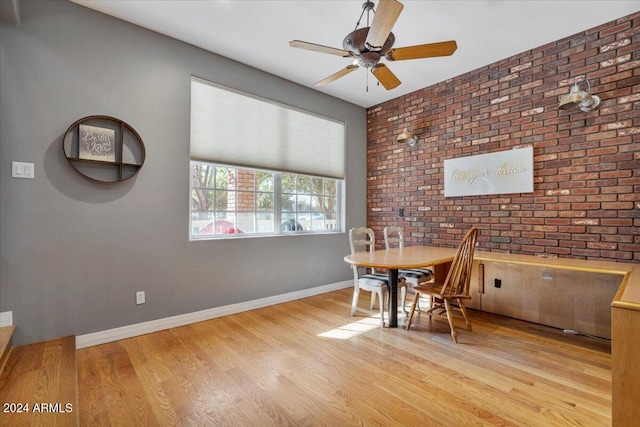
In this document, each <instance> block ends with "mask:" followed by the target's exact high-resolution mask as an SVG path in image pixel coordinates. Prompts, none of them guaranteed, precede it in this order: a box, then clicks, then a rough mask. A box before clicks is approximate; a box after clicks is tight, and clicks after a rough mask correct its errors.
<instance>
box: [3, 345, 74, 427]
mask: <svg viewBox="0 0 640 427" xmlns="http://www.w3.org/2000/svg"><path fill="white" fill-rule="evenodd" d="M0 405H2V407H1V408H0V411H2V412H0V417H1V418H2V423H1V424H2V425H7V426H36V425H38V426H40V425H42V426H77V425H78V420H79V418H78V410H79V407H78V373H77V366H76V340H75V337H74V336H69V337H65V338H57V339H53V340H49V341H43V342H39V343H35V344H28V345H23V346H18V347H13V349H11V352H10V354H9V357H8V358H7V361H6V363H5V367H4V369H3V370H2V373H1V374H0Z"/></svg>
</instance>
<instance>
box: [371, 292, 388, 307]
mask: <svg viewBox="0 0 640 427" xmlns="http://www.w3.org/2000/svg"><path fill="white" fill-rule="evenodd" d="M380 304H384V302H382V301H381V302H380ZM375 306H376V293H375V292H371V304H369V310H373V307H375Z"/></svg>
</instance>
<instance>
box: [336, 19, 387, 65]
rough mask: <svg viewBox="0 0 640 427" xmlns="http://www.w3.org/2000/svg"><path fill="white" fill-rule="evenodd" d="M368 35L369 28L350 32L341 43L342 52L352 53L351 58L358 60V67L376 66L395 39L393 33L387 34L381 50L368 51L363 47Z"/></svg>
mask: <svg viewBox="0 0 640 427" xmlns="http://www.w3.org/2000/svg"><path fill="white" fill-rule="evenodd" d="M368 33H369V27H365V28H359V29H357V30H355V31H352V32H350V33H349V34H347V36H346V37H345V38H344V40H343V41H342V47H343V48H344V50H348V51H349V52H352V53H353V56H354V57H356V58H357V60H358V65H360V66H361V67H366V68H371V67H373V66H374V65H376V64H377V63H378V62H379V61H380V58H381V57H382V56H383V55H384V54H385V53H387V52H388V51H389V50H390V49H391V48H392V47H393V44H394V43H395V41H396V37H395V36H394V35H393V33H389V37H387V40H386V41H385V42H384V45H383V46H382V49H380V50H377V51H370V50H369V49H368V48H367V46H366V45H365V40H367V34H368Z"/></svg>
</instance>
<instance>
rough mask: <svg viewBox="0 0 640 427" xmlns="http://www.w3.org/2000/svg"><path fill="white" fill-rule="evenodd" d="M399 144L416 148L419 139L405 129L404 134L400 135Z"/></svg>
mask: <svg viewBox="0 0 640 427" xmlns="http://www.w3.org/2000/svg"><path fill="white" fill-rule="evenodd" d="M397 142H400V143H405V142H406V143H407V144H409V146H410V147H414V146H415V145H416V144H417V143H418V137H417V136H415V135H414V134H413V132H411V131H409V130H408V129H407V128H404V130H403V131H402V133H400V135H398V139H397Z"/></svg>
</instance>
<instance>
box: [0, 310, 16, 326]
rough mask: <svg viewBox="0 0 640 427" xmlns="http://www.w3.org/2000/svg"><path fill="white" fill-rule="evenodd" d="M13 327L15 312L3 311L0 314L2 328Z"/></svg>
mask: <svg viewBox="0 0 640 427" xmlns="http://www.w3.org/2000/svg"><path fill="white" fill-rule="evenodd" d="M12 325H13V311H3V312H2V313H0V328H4V327H5V326H12Z"/></svg>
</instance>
